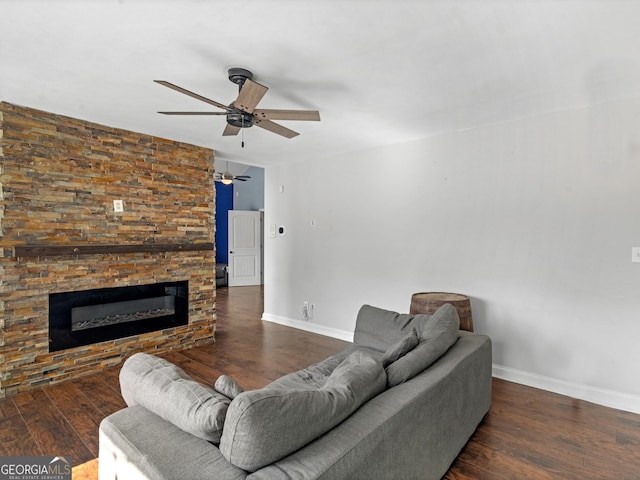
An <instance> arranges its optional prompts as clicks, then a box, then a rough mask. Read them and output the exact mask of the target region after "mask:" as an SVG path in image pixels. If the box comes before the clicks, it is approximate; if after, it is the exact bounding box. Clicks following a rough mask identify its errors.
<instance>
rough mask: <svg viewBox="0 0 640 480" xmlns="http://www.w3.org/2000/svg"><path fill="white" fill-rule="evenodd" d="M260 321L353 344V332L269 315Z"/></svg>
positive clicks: (264, 315) (265, 315)
mask: <svg viewBox="0 0 640 480" xmlns="http://www.w3.org/2000/svg"><path fill="white" fill-rule="evenodd" d="M262 320H265V321H267V322H272V323H277V324H280V325H285V326H287V327H293V328H297V329H298V330H305V331H307V332H311V333H318V334H320V335H324V336H325V337H332V338H337V339H339V340H344V341H345V342H353V332H347V331H345V330H339V329H337V328H331V327H325V326H322V325H318V324H317V323H311V322H303V321H302V320H294V319H292V318H287V317H279V316H277V315H271V314H270V313H263V314H262Z"/></svg>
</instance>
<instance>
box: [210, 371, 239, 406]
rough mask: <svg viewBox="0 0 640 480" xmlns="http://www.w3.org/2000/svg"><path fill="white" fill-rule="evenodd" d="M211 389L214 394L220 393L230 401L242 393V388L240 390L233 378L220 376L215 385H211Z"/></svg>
mask: <svg viewBox="0 0 640 480" xmlns="http://www.w3.org/2000/svg"><path fill="white" fill-rule="evenodd" d="M213 388H214V389H215V391H216V392H218V393H221V394H222V395H224V396H225V397H227V398H230V399H231V400H233V399H234V398H236V397H237V396H238V395H240V394H241V393H242V392H244V388H242V387H241V386H240V384H238V382H236V381H235V380H234V379H233V378H231V377H229V376H227V375H220V376H219V377H218V380H216V383H215V384H214V385H213Z"/></svg>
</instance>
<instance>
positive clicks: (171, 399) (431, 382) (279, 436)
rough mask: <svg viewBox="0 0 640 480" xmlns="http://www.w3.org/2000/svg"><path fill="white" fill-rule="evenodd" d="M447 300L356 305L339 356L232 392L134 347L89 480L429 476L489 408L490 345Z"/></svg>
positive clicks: (232, 386)
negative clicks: (412, 308) (407, 309)
mask: <svg viewBox="0 0 640 480" xmlns="http://www.w3.org/2000/svg"><path fill="white" fill-rule="evenodd" d="M458 328H459V319H458V315H457V313H456V311H455V309H454V308H453V307H452V306H451V305H444V306H443V307H441V308H440V309H439V310H438V311H437V312H435V313H434V314H433V315H408V314H399V313H396V312H391V311H388V310H383V309H379V308H375V307H372V306H369V305H365V306H363V307H362V308H361V309H360V312H359V313H358V317H357V320H356V330H355V334H354V343H353V344H352V345H351V346H349V348H347V349H346V350H345V351H343V352H340V353H338V354H337V355H333V356H331V357H329V358H327V359H326V360H324V361H322V362H320V363H317V364H315V365H311V366H309V367H308V368H305V369H303V370H301V371H299V372H294V373H291V374H289V375H285V376H284V377H281V378H280V379H278V380H276V381H275V382H272V383H271V384H269V385H267V386H266V387H264V388H262V389H259V390H252V391H243V390H242V388H241V387H240V386H239V385H237V384H236V383H235V382H234V381H233V379H231V378H229V377H225V376H222V377H221V378H219V379H218V380H217V381H216V383H215V386H214V388H210V387H207V386H205V385H202V384H199V383H197V382H195V381H194V380H192V379H191V378H189V376H188V375H187V374H186V373H184V372H183V371H182V370H181V369H179V368H178V367H176V366H175V365H173V364H171V363H169V362H167V361H166V360H163V359H161V358H158V357H155V356H152V355H148V354H144V353H139V354H136V355H133V356H132V357H130V358H129V359H128V360H127V361H126V362H125V364H124V365H123V368H122V370H121V373H120V383H121V389H122V395H123V397H124V399H125V401H126V402H127V405H129V406H128V407H127V408H125V409H123V410H121V411H119V412H116V413H114V414H113V415H110V416H109V417H107V418H105V419H104V420H103V421H102V423H101V425H100V456H99V478H100V480H115V479H126V480H132V479H154V480H156V479H157V480H160V479H162V480H178V479H188V480H198V479H210V480H215V479H225V480H226V479H247V480H252V479H256V480H257V479H349V480H352V479H367V480H371V479H399V478H402V479H432V478H433V479H439V478H441V477H442V476H443V475H444V474H445V473H446V471H447V470H448V468H449V466H450V465H451V463H452V462H453V461H454V460H455V458H456V456H457V455H458V453H459V452H460V450H461V449H462V448H463V447H464V445H465V443H466V442H467V441H468V439H469V437H470V436H471V435H472V434H473V432H474V431H475V429H476V428H477V426H478V424H479V423H480V422H481V421H482V419H483V417H484V416H485V415H486V413H487V412H488V410H489V407H490V404H491V362H492V355H491V341H490V339H489V338H488V337H487V336H483V335H477V334H474V333H470V332H465V331H460V330H458Z"/></svg>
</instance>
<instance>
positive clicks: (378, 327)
mask: <svg viewBox="0 0 640 480" xmlns="http://www.w3.org/2000/svg"><path fill="white" fill-rule="evenodd" d="M429 318H431V315H428V314H418V315H411V314H408V313H398V312H393V311H391V310H385V309H383V308H377V307H372V306H371V305H363V306H362V307H361V308H360V310H359V311H358V316H357V318H356V329H355V332H354V334H353V343H355V344H356V345H358V346H359V347H365V348H371V349H374V350H376V351H378V352H380V353H384V352H385V351H386V350H387V349H388V348H389V347H391V346H392V345H394V344H395V343H397V342H398V341H400V340H401V339H402V338H403V337H405V336H406V335H407V334H409V333H410V332H411V328H415V329H416V330H417V332H418V335H420V334H421V333H422V331H423V330H424V326H425V324H426V323H427V322H428V320H429Z"/></svg>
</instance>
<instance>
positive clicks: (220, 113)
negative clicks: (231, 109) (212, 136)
mask: <svg viewBox="0 0 640 480" xmlns="http://www.w3.org/2000/svg"><path fill="white" fill-rule="evenodd" d="M158 113H161V114H163V115H226V114H227V112H158Z"/></svg>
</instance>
